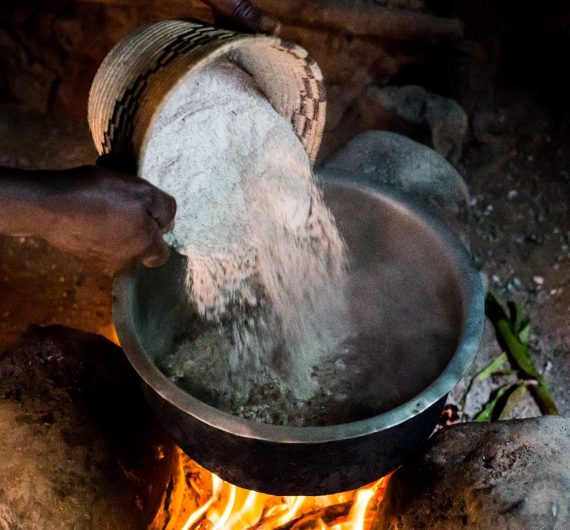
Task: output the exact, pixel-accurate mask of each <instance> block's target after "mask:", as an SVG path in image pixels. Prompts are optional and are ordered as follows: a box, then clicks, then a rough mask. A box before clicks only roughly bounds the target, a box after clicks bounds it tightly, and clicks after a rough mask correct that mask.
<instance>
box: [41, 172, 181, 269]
mask: <svg viewBox="0 0 570 530" xmlns="http://www.w3.org/2000/svg"><path fill="white" fill-rule="evenodd" d="M50 173H51V175H49V176H46V177H45V182H46V183H45V184H44V188H46V190H45V194H46V198H45V199H46V205H49V209H50V215H49V217H50V219H51V222H50V223H48V222H46V223H45V224H44V225H43V229H42V228H41V229H40V230H38V233H37V234H36V235H38V236H40V237H42V238H44V239H45V240H47V241H48V242H49V243H50V244H52V245H54V246H55V247H58V248H60V249H62V250H64V251H67V252H69V253H71V254H74V255H76V256H79V257H84V258H87V259H88V260H89V261H91V262H95V263H98V264H100V265H101V266H103V267H104V268H106V269H111V270H112V271H116V270H119V269H121V268H123V267H125V266H127V265H129V264H130V263H132V262H134V261H137V260H141V261H142V263H143V264H144V265H146V266H147V267H156V266H159V265H162V264H163V263H164V262H165V261H166V260H167V259H168V256H169V247H168V245H167V244H166V243H165V241H164V239H163V234H164V233H165V232H167V231H168V230H170V229H171V228H172V225H173V221H174V215H175V213H176V202H175V200H174V199H173V198H172V197H171V196H170V195H168V194H166V193H164V192H162V191H161V190H159V189H158V188H156V187H155V186H153V185H152V184H150V183H148V182H147V181H145V180H143V179H140V178H137V177H135V176H133V175H130V174H128V173H123V172H121V171H117V170H115V169H112V168H109V167H100V166H82V167H79V168H75V169H71V170H66V171H62V172H57V173H55V172H50ZM48 185H49V188H47V186H48Z"/></svg>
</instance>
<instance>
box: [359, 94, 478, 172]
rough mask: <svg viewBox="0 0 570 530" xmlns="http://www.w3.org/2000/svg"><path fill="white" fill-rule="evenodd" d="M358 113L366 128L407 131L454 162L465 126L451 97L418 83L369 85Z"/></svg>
mask: <svg viewBox="0 0 570 530" xmlns="http://www.w3.org/2000/svg"><path fill="white" fill-rule="evenodd" d="M358 115H359V117H360V122H361V124H362V125H363V126H364V127H365V128H368V129H381V130H389V131H393V132H400V133H402V134H406V135H407V136H410V137H411V138H413V139H415V140H417V141H420V142H422V143H424V144H426V145H429V146H431V147H433V148H434V149H435V150H436V151H437V152H438V153H439V154H440V155H442V156H443V157H445V158H446V159H447V160H449V161H450V162H451V163H452V164H456V163H457V162H458V161H459V159H460V158H461V154H462V152H463V145H464V143H465V138H466V135H467V130H468V120H467V115H466V114H465V111H464V110H463V109H462V108H461V106H460V105H459V104H458V103H457V102H456V101H454V100H452V99H449V98H445V97H443V96H440V95H437V94H432V93H431V92H428V91H427V90H425V89H424V88H422V87H420V86H414V85H411V86H402V87H400V86H386V87H382V88H380V87H376V86H371V87H369V88H368V90H367V91H366V93H365V95H364V96H363V97H362V98H361V99H360V100H359V108H358Z"/></svg>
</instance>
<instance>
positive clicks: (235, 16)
mask: <svg viewBox="0 0 570 530" xmlns="http://www.w3.org/2000/svg"><path fill="white" fill-rule="evenodd" d="M204 2H205V3H206V4H208V5H209V6H210V7H211V8H212V10H213V11H214V18H215V20H216V22H217V23H219V24H221V25H223V26H228V27H230V28H235V29H238V30H241V31H247V32H250V33H267V34H268V35H277V34H279V30H280V29H281V24H280V23H279V21H278V20H277V19H276V18H275V17H273V16H271V15H268V14H267V13H264V12H263V11H261V10H260V9H258V8H257V7H255V6H254V5H253V4H252V3H251V2H250V1H249V0H204Z"/></svg>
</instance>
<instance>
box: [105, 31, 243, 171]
mask: <svg viewBox="0 0 570 530" xmlns="http://www.w3.org/2000/svg"><path fill="white" fill-rule="evenodd" d="M232 37H235V34H234V33H231V32H228V31H223V30H218V29H214V28H210V27H202V28H198V29H196V28H193V29H191V30H189V31H187V32H185V33H182V34H180V35H179V36H177V37H176V38H175V39H174V40H173V41H172V42H171V43H170V44H169V45H168V46H166V47H165V48H164V50H163V51H162V52H161V54H160V55H159V56H158V58H157V60H156V62H155V65H154V66H153V67H151V68H149V69H148V70H146V71H145V72H144V73H142V74H139V75H138V76H137V77H136V79H135V80H134V81H133V82H132V83H131V85H130V86H129V87H128V88H127V89H126V90H125V91H124V93H123V95H122V97H121V98H119V99H118V100H117V102H116V103H115V106H114V108H113V113H112V115H111V117H110V119H109V122H108V124H107V128H106V130H105V133H104V135H103V138H104V140H103V146H102V147H103V154H105V155H109V154H112V156H113V158H118V159H120V160H121V161H122V162H124V163H126V164H127V165H132V164H133V163H134V149H133V145H132V138H133V132H134V125H135V116H136V114H137V112H138V110H139V100H140V97H141V95H142V93H143V92H144V90H145V88H146V87H147V86H148V82H149V79H150V78H151V77H152V76H153V75H154V74H155V73H156V72H158V71H159V70H160V69H161V68H164V67H165V66H167V65H169V64H170V63H172V61H174V60H175V59H176V58H177V57H179V56H180V55H182V54H184V53H186V52H188V51H190V50H195V49H197V48H200V46H202V45H204V44H207V43H210V42H211V41H212V39H214V38H215V39H216V40H218V41H224V40H227V39H230V38H232Z"/></svg>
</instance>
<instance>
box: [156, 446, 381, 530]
mask: <svg viewBox="0 0 570 530" xmlns="http://www.w3.org/2000/svg"><path fill="white" fill-rule="evenodd" d="M177 474H178V476H177V477H176V478H175V485H174V487H173V488H172V491H171V492H167V495H171V496H172V498H171V499H170V503H169V504H170V509H169V512H170V513H169V516H168V519H167V520H165V519H164V514H162V516H160V517H159V519H160V521H159V520H155V521H154V524H153V525H152V526H151V528H153V529H154V528H161V529H164V530H369V528H370V526H371V524H372V520H373V519H374V515H375V513H376V511H377V509H378V507H379V505H380V503H381V501H382V498H383V496H384V492H385V490H386V487H387V485H388V479H389V475H388V476H386V477H383V478H381V479H379V480H377V481H376V482H373V483H372V484H369V485H367V486H365V487H363V488H360V489H358V490H355V491H348V492H344V493H337V494H334V495H323V496H319V497H303V496H297V497H287V496H282V497H277V496H271V495H266V494H263V493H257V492H255V491H248V490H245V489H242V488H238V487H237V486H233V485H232V484H229V483H228V482H224V481H223V480H222V479H220V478H219V477H218V476H216V475H214V474H213V473H210V472H209V471H207V470H206V469H204V468H203V467H201V466H199V465H198V464H197V463H196V462H194V461H193V460H191V459H190V458H188V457H187V456H185V455H184V454H182V453H180V458H179V466H178V471H177Z"/></svg>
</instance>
